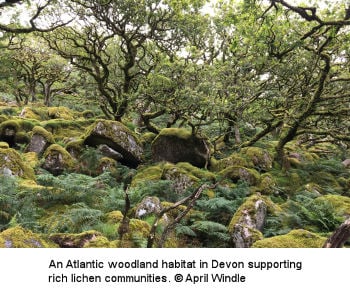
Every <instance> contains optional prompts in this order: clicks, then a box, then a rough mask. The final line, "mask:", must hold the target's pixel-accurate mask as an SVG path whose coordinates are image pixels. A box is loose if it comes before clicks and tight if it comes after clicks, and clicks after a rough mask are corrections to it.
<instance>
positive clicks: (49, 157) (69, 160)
mask: <svg viewBox="0 0 350 295" xmlns="http://www.w3.org/2000/svg"><path fill="white" fill-rule="evenodd" d="M43 158H44V163H43V164H42V165H41V167H42V168H44V169H45V170H47V171H49V172H50V173H51V174H53V175H60V174H62V173H63V172H64V171H66V170H70V169H72V168H73V167H74V159H73V157H72V156H71V155H70V154H69V153H68V152H67V151H66V150H65V149H64V148H63V147H61V146H60V145H58V144H53V145H50V147H49V148H48V149H47V150H46V152H45V153H44V156H43Z"/></svg>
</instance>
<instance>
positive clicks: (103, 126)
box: [84, 120, 143, 168]
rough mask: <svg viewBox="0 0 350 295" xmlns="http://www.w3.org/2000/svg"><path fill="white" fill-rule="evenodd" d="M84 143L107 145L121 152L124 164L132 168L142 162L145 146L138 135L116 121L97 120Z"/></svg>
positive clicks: (94, 145) (95, 145) (93, 145)
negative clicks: (143, 146)
mask: <svg viewBox="0 0 350 295" xmlns="http://www.w3.org/2000/svg"><path fill="white" fill-rule="evenodd" d="M84 144H85V145H88V146H92V147H97V146H99V145H107V146H108V147H110V148H111V149H112V150H114V151H116V152H118V153H119V154H121V156H122V159H120V162H121V163H122V164H124V165H126V166H129V167H132V168H135V167H137V166H138V165H139V164H140V163H141V162H142V154H143V148H142V146H141V144H140V143H139V141H138V139H137V138H136V135H135V134H133V133H132V132H131V131H130V130H129V129H128V128H127V127H125V126H124V125H123V124H121V123H119V122H116V121H108V120H99V121H96V122H95V123H94V124H93V125H92V126H91V127H90V128H89V130H88V131H87V133H86V135H85V138H84Z"/></svg>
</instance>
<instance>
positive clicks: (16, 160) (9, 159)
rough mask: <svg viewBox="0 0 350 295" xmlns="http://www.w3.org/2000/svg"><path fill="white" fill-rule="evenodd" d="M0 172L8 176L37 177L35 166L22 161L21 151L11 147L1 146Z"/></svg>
mask: <svg viewBox="0 0 350 295" xmlns="http://www.w3.org/2000/svg"><path fill="white" fill-rule="evenodd" d="M0 173H1V174H4V175H8V176H19V177H22V178H26V179H35V174H34V170H33V168H32V167H30V166H29V165H27V163H24V162H23V161H22V158H21V156H20V155H19V153H17V152H16V151H15V150H14V149H9V148H6V149H1V148H0Z"/></svg>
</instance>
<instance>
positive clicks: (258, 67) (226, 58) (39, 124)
mask: <svg viewBox="0 0 350 295" xmlns="http://www.w3.org/2000/svg"><path fill="white" fill-rule="evenodd" d="M292 2H293V1H290V2H289V1H284V0H269V1H259V0H244V1H243V0H241V1H240V0H226V1H224V0H222V1H205V0H196V1H188V0H181V1H172V0H152V1H151V0H138V1H134V0H127V1H114V0H109V1H106V0H93V1H85V0H72V1H54V0H46V1H35V0H33V1H2V2H0V21H1V24H0V47H1V51H0V61H1V68H0V247H322V246H323V245H324V243H325V241H326V239H327V238H328V237H329V236H330V235H331V233H332V232H333V231H335V230H336V229H337V228H338V227H339V226H340V225H341V224H342V223H343V222H344V221H345V220H346V219H347V218H349V216H350V171H349V167H350V160H349V158H350V154H349V140H350V120H349V117H350V83H349V82H350V75H349V66H350V52H349V48H350V44H349V42H350V39H349V36H350V35H349V25H350V6H349V4H348V3H346V1H341V0H339V1H332V2H331V3H328V2H327V1H324V2H322V1H321V2H320V1H315V3H311V4H308V5H307V6H306V5H304V4H295V3H292ZM316 2H317V3H316ZM299 5H300V6H299ZM25 19H26V20H27V21H26V20H25ZM345 245H347V244H346V243H345Z"/></svg>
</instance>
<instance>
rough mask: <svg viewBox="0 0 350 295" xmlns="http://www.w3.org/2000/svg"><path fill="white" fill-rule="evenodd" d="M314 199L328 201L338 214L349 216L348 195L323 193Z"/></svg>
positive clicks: (349, 204) (349, 202)
mask: <svg viewBox="0 0 350 295" xmlns="http://www.w3.org/2000/svg"><path fill="white" fill-rule="evenodd" d="M316 200H320V201H328V202H330V203H331V204H332V206H333V207H334V209H335V211H336V212H337V213H338V214H343V215H345V216H350V197H344V196H339V195H325V196H321V197H318V198H317V199H316Z"/></svg>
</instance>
